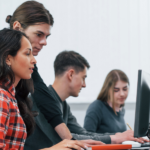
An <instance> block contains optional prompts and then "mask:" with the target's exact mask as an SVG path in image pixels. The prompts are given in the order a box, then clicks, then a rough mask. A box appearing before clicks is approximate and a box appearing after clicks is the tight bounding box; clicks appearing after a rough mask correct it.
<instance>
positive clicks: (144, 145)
mask: <svg viewBox="0 0 150 150" xmlns="http://www.w3.org/2000/svg"><path fill="white" fill-rule="evenodd" d="M141 147H150V142H146V143H143V144H141Z"/></svg>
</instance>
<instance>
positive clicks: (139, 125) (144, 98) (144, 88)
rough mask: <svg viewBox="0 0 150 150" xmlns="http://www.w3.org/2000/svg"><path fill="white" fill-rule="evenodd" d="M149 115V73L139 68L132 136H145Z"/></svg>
mask: <svg viewBox="0 0 150 150" xmlns="http://www.w3.org/2000/svg"><path fill="white" fill-rule="evenodd" d="M149 117H150V74H148V73H146V72H144V71H142V70H139V71H138V83H137V97H136V109H135V122H134V137H142V136H146V134H147V131H148V126H149Z"/></svg>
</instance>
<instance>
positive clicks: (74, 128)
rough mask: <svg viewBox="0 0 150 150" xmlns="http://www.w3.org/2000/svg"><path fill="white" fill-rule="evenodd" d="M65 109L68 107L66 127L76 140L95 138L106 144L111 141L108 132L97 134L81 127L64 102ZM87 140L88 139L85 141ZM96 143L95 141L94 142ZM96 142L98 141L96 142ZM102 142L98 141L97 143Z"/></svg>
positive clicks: (68, 107)
mask: <svg viewBox="0 0 150 150" xmlns="http://www.w3.org/2000/svg"><path fill="white" fill-rule="evenodd" d="M66 105H67V107H66V109H68V113H69V114H68V123H67V127H68V128H69V130H70V132H71V133H72V136H73V137H74V138H75V139H77V140H87V139H90V140H96V141H102V142H104V143H106V144H110V143H111V139H110V136H109V134H108V135H107V134H98V133H93V132H88V131H87V130H85V129H84V128H83V127H81V126H80V125H79V124H78V122H77V120H76V118H75V116H74V115H73V114H72V113H71V111H70V106H69V105H68V104H67V102H66ZM87 142H88V141H87ZM95 144H96V143H95ZM97 144H98V143H97ZM100 144H102V143H100V142H99V145H100Z"/></svg>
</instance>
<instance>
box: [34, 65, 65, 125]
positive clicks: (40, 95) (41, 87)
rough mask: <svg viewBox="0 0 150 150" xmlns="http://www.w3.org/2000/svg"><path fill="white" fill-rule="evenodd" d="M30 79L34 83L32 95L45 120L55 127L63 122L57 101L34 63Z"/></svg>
mask: <svg viewBox="0 0 150 150" xmlns="http://www.w3.org/2000/svg"><path fill="white" fill-rule="evenodd" d="M32 79H33V83H34V93H33V94H32V97H33V98H34V99H35V100H36V104H37V106H38V108H39V109H40V111H41V112H42V113H43V114H44V116H45V118H46V119H47V121H48V122H49V123H50V124H51V125H52V127H53V128H55V127H56V126H57V125H59V124H61V123H63V122H64V121H63V118H62V112H61V110H60V109H59V107H58V101H56V100H55V99H53V98H52V96H51V94H50V93H49V89H48V88H47V86H46V85H45V83H44V82H43V80H42V78H41V77H40V75H39V73H38V69H37V66H36V65H35V67H34V70H33V74H32Z"/></svg>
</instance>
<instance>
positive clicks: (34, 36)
mask: <svg viewBox="0 0 150 150" xmlns="http://www.w3.org/2000/svg"><path fill="white" fill-rule="evenodd" d="M50 28H51V26H50V25H49V24H47V23H36V24H35V25H30V26H29V27H27V29H25V30H24V33H25V34H26V35H27V36H28V37H29V40H30V42H31V45H32V50H33V52H32V54H33V56H37V55H38V53H39V51H41V49H42V48H43V46H45V45H47V41H46V40H47V37H48V36H49V35H50Z"/></svg>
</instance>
